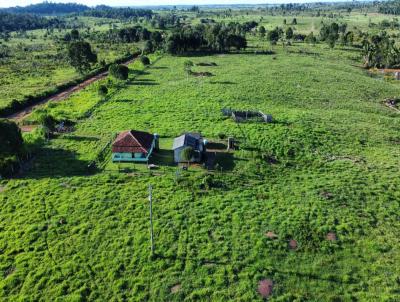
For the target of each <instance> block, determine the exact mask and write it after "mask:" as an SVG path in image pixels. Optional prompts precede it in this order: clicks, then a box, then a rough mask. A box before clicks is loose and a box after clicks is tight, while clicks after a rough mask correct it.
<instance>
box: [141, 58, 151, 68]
mask: <svg viewBox="0 0 400 302" xmlns="http://www.w3.org/2000/svg"><path fill="white" fill-rule="evenodd" d="M140 62H142V64H143V65H144V66H148V65H150V59H149V58H148V57H146V56H140Z"/></svg>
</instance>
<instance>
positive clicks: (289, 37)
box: [286, 27, 293, 40]
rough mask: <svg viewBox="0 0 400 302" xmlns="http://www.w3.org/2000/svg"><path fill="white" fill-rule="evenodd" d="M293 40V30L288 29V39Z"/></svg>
mask: <svg viewBox="0 0 400 302" xmlns="http://www.w3.org/2000/svg"><path fill="white" fill-rule="evenodd" d="M292 38H293V29H292V28H291V27H288V28H287V29H286V39H288V40H291V39H292Z"/></svg>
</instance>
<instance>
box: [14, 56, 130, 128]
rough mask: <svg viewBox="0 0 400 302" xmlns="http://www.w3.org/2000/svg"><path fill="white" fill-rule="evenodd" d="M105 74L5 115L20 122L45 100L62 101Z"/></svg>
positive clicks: (104, 73) (44, 102) (127, 62)
mask: <svg viewBox="0 0 400 302" xmlns="http://www.w3.org/2000/svg"><path fill="white" fill-rule="evenodd" d="M135 59H136V58H133V59H130V60H128V61H126V62H124V63H122V64H123V65H129V64H131V63H132V62H133V61H135ZM107 75H108V71H104V72H102V73H99V74H98V75H95V76H93V77H91V78H89V79H87V80H85V81H83V82H82V83H80V84H77V85H75V86H72V87H70V88H67V89H65V90H64V91H61V92H58V93H56V94H54V95H52V96H50V97H48V98H45V99H44V100H42V101H40V102H38V103H36V104H34V105H31V106H28V107H26V108H24V109H22V110H20V111H18V112H16V113H13V114H11V115H9V116H6V118H8V119H10V120H13V121H15V122H17V123H18V122H21V121H22V120H23V119H24V118H26V117H27V116H29V115H30V114H31V113H32V111H33V110H34V109H35V108H37V107H40V106H42V105H43V104H46V103H47V102H50V101H63V100H65V99H66V98H68V97H69V96H70V95H71V94H73V93H75V92H78V91H80V90H82V89H84V88H86V87H87V86H89V85H90V84H92V83H94V82H97V81H99V80H102V79H104V78H105V77H107Z"/></svg>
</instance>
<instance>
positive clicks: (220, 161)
mask: <svg viewBox="0 0 400 302" xmlns="http://www.w3.org/2000/svg"><path fill="white" fill-rule="evenodd" d="M235 165H236V164H235V157H234V156H233V153H227V152H217V156H216V158H215V169H218V167H219V168H220V169H221V170H222V171H233V169H234V168H235Z"/></svg>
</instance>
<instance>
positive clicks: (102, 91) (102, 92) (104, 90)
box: [98, 85, 108, 97]
mask: <svg viewBox="0 0 400 302" xmlns="http://www.w3.org/2000/svg"><path fill="white" fill-rule="evenodd" d="M98 93H99V96H101V97H106V96H107V94H108V88H107V86H106V85H100V86H99V90H98Z"/></svg>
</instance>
